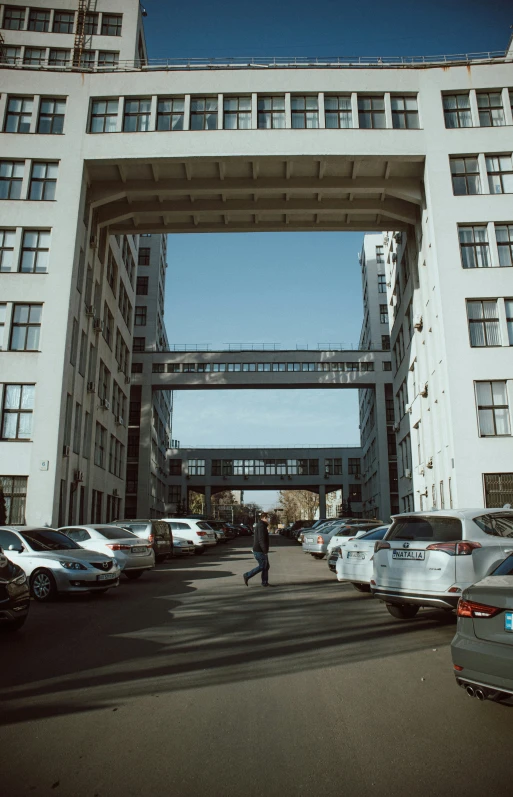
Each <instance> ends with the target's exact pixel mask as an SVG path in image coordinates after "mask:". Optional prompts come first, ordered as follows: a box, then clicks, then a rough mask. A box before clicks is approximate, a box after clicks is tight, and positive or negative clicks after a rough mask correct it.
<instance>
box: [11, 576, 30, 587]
mask: <svg viewBox="0 0 513 797" xmlns="http://www.w3.org/2000/svg"><path fill="white" fill-rule="evenodd" d="M12 583H13V584H16V585H17V586H18V587H21V585H22V584H26V583H27V576H26V575H25V573H22V574H21V576H18V578H13V581H12Z"/></svg>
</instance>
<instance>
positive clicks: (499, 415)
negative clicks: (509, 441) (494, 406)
mask: <svg viewBox="0 0 513 797" xmlns="http://www.w3.org/2000/svg"><path fill="white" fill-rule="evenodd" d="M495 427H496V429H497V434H509V433H510V430H509V411H508V410H507V409H503V410H495Z"/></svg>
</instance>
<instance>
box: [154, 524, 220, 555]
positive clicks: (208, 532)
mask: <svg viewBox="0 0 513 797" xmlns="http://www.w3.org/2000/svg"><path fill="white" fill-rule="evenodd" d="M165 521H166V523H169V525H170V526H171V528H172V529H173V532H175V531H176V532H177V533H178V534H179V535H180V536H181V537H184V536H185V537H186V538H187V539H188V540H192V542H193V543H194V553H196V554H202V553H205V551H206V549H207V548H211V547H213V546H214V545H215V544H216V535H215V533H214V530H213V529H211V528H210V526H209V525H208V523H207V522H206V521H205V520H193V519H191V518H180V519H176V518H165Z"/></svg>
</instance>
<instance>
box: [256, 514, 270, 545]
mask: <svg viewBox="0 0 513 797" xmlns="http://www.w3.org/2000/svg"><path fill="white" fill-rule="evenodd" d="M267 525H268V524H267V523H266V522H265V520H259V521H258V523H257V524H256V526H255V531H254V537H253V550H254V551H256V552H257V553H269V532H268V530H267Z"/></svg>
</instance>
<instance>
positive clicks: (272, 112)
mask: <svg viewBox="0 0 513 797" xmlns="http://www.w3.org/2000/svg"><path fill="white" fill-rule="evenodd" d="M257 107H258V129H259V130H283V128H284V127H285V97H284V96H281V97H259V98H258V103H257Z"/></svg>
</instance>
